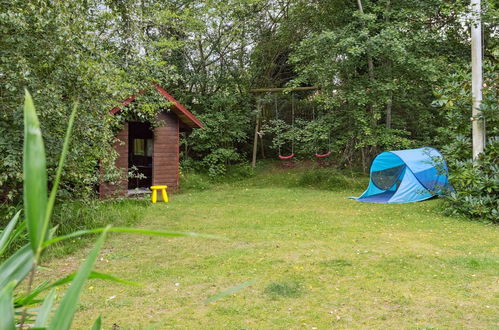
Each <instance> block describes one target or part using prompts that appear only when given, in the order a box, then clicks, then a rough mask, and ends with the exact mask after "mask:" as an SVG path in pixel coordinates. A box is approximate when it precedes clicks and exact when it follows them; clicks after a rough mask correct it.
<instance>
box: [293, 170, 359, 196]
mask: <svg viewBox="0 0 499 330" xmlns="http://www.w3.org/2000/svg"><path fill="white" fill-rule="evenodd" d="M366 180H367V179H365V178H362V176H361V175H359V174H356V175H346V174H344V173H342V172H339V171H335V170H331V169H314V170H308V171H306V172H304V173H303V174H302V175H301V176H300V177H299V179H298V185H299V186H302V187H303V186H305V187H310V188H317V189H324V190H331V191H338V190H357V189H364V188H365V187H366V186H367V182H366Z"/></svg>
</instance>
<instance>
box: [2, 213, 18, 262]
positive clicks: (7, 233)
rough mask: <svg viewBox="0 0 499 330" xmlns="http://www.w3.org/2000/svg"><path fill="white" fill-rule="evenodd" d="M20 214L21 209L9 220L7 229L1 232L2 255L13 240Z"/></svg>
mask: <svg viewBox="0 0 499 330" xmlns="http://www.w3.org/2000/svg"><path fill="white" fill-rule="evenodd" d="M19 214H21V211H18V212H17V213H16V215H14V217H13V218H12V220H10V221H9V223H8V224H7V226H6V227H5V229H4V230H3V231H2V233H1V234H0V257H1V256H2V255H3V253H4V252H5V250H6V249H7V247H8V245H9V242H11V241H12V237H11V233H12V231H13V230H14V228H15V227H16V224H17V220H18V219H19Z"/></svg>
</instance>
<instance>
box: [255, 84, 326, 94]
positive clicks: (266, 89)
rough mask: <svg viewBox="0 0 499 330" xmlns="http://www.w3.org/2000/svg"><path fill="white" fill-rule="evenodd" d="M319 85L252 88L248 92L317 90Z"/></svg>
mask: <svg viewBox="0 0 499 330" xmlns="http://www.w3.org/2000/svg"><path fill="white" fill-rule="evenodd" d="M317 89H319V87H316V86H310V87H290V88H277V87H275V88H274V87H272V88H254V89H250V93H266V92H270V93H278V92H298V91H313V90H317Z"/></svg>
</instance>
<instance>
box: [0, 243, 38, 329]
mask: <svg viewBox="0 0 499 330" xmlns="http://www.w3.org/2000/svg"><path fill="white" fill-rule="evenodd" d="M33 260H34V259H33V250H32V249H31V246H30V245H29V244H26V245H25V246H24V247H22V248H20V249H19V250H17V251H16V253H14V254H13V255H11V256H10V257H9V259H7V260H5V261H4V262H3V263H2V264H0V288H3V287H4V286H6V285H7V284H8V283H10V282H11V281H16V282H17V283H19V282H21V281H22V280H23V279H24V278H25V277H26V275H28V273H29V272H30V270H31V269H32V268H33ZM0 315H1V314H0ZM0 329H1V328H0Z"/></svg>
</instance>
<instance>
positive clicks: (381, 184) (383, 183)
mask: <svg viewBox="0 0 499 330" xmlns="http://www.w3.org/2000/svg"><path fill="white" fill-rule="evenodd" d="M404 167H405V164H402V165H399V166H396V167H392V168H387V169H386V170H382V171H376V172H372V173H371V179H372V181H373V182H374V184H375V185H376V187H378V188H379V189H383V190H388V189H390V188H391V187H392V186H393V185H394V184H395V183H396V182H397V180H398V179H399V177H400V174H401V173H402V171H403V170H404Z"/></svg>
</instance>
